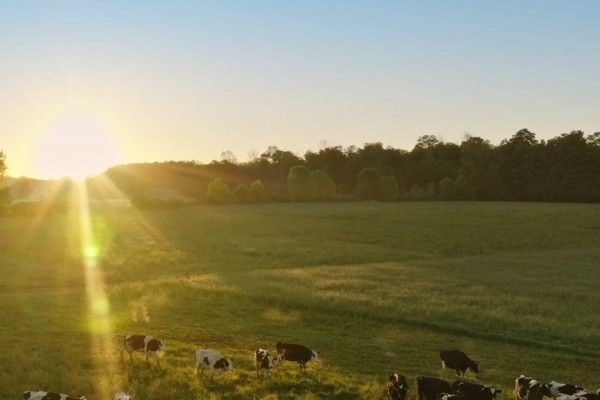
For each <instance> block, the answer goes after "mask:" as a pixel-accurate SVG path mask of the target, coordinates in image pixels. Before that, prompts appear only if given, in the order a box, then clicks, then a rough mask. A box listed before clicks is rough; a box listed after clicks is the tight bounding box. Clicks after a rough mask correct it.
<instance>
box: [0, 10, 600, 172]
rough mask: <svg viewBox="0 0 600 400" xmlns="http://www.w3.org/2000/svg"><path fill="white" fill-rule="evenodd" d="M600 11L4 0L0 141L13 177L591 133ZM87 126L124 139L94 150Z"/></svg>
mask: <svg viewBox="0 0 600 400" xmlns="http://www.w3.org/2000/svg"><path fill="white" fill-rule="evenodd" d="M599 21H600V1H591V0H589V1H585V0H581V1H578V0H568V1H567V0H565V1H553V0H547V1H524V0H520V1H485V0H481V1H452V0H445V1H441V0H440V1H416V0H415V1H400V0H398V1H366V0H365V1H333V0H330V1H327V0H325V1H285V0H279V1H207V2H202V1H127V2H125V1H97V2H91V1H74V0H73V1H44V2H40V1H2V2H0V54H2V58H1V62H0V110H2V112H1V114H0V150H2V151H4V152H5V154H6V156H7V161H8V166H9V170H8V172H9V174H10V175H12V176H21V175H29V176H39V177H50V176H53V175H57V174H58V175H60V174H66V173H68V171H69V168H80V169H85V168H89V169H90V172H95V171H93V168H92V166H91V165H89V166H86V165H85V163H86V160H87V162H89V163H92V161H89V160H91V159H92V156H93V155H96V156H97V157H98V160H96V161H94V163H95V164H94V166H95V167H96V168H100V167H101V166H103V165H102V164H103V162H104V163H105V164H106V163H108V162H109V161H110V162H111V163H112V162H119V163H127V162H140V161H142V162H143V161H150V162H151V161H163V160H192V159H194V160H198V161H201V162H209V161H211V160H213V159H220V157H221V152H223V151H226V150H230V151H232V152H233V153H234V154H235V155H236V156H237V158H238V159H239V160H240V161H245V160H247V159H248V154H249V153H250V152H251V151H253V150H254V151H255V152H257V153H261V152H263V151H264V150H266V148H267V147H268V146H272V145H274V146H278V147H279V148H280V149H284V150H290V151H293V152H296V153H298V154H299V155H303V154H304V153H305V152H306V151H307V150H309V149H310V150H318V149H319V147H320V145H321V144H322V142H323V141H326V142H327V144H328V145H341V146H344V147H347V146H350V145H357V146H362V145H363V144H364V143H366V142H374V141H379V142H382V143H383V144H384V145H389V146H393V147H395V148H401V149H405V150H410V149H412V148H413V147H414V145H415V143H416V140H417V138H418V137H419V136H422V135H425V134H432V135H436V136H438V137H439V138H441V139H442V140H444V141H448V142H455V143H459V142H460V141H461V140H462V138H463V136H464V135H465V133H469V134H471V135H474V136H480V137H483V138H485V139H488V140H490V141H491V142H492V143H493V144H498V143H499V142H500V141H501V140H502V139H506V138H509V137H510V136H512V135H513V134H514V133H515V132H516V131H518V130H519V129H521V128H528V129H529V130H531V131H533V132H535V133H536V135H537V138H538V139H544V138H551V137H555V136H557V135H559V134H560V133H563V132H569V131H571V130H575V129H579V130H583V131H584V132H585V133H586V134H591V133H593V132H596V131H600V23H599ZM73 121H75V122H73ZM73 127H75V128H73ZM86 129H87V130H90V129H91V130H94V131H95V132H96V133H95V134H94V135H96V136H94V138H95V139H94V140H100V139H98V137H99V136H102V135H104V136H107V137H110V138H109V139H106V140H105V141H104V142H103V143H104V144H102V145H94V146H92V148H91V149H90V148H89V147H88V148H86V147H85V146H84V145H82V144H81V143H80V144H77V143H78V142H77V140H76V139H74V138H73V136H74V135H78V134H79V133H78V132H79V130H81V131H82V133H81V135H82V138H83V139H84V141H85V140H86V136H85V135H86V133H83V131H84V130H86ZM65 131H69V132H68V134H66V133H65ZM53 137H54V139H52V138H53ZM65 138H67V139H65ZM52 140H54V145H48V144H47V143H48V141H50V142H52ZM60 140H62V142H60ZM90 140H92V139H91V137H90ZM57 141H58V142H57ZM56 143H63V144H64V143H70V146H71V147H72V148H73V149H74V150H73V151H77V154H84V157H83V160H80V161H77V162H75V161H73V162H72V163H71V164H72V165H69V160H74V158H75V154H74V153H68V152H67V150H58V148H60V146H59V145H57V144H56ZM53 146H54V147H53ZM68 146H69V145H67V144H64V147H65V148H66V147H68ZM50 149H52V150H50ZM50 151H51V152H52V153H53V155H48V154H47V153H48V152H50ZM44 153H46V154H44ZM109 153H110V157H109ZM56 154H58V156H57V155H56ZM40 160H44V161H43V162H41V161H40ZM65 160H66V162H67V164H68V165H67V166H64V167H63V170H64V171H63V170H60V169H58V168H57V169H56V171H55V172H53V170H52V168H51V165H50V164H52V163H58V162H59V161H61V162H65ZM77 163H78V164H77ZM96 164H97V166H96ZM104 167H105V166H104ZM65 171H67V172H65ZM98 172H99V171H98Z"/></svg>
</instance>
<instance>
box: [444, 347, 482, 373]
mask: <svg viewBox="0 0 600 400" xmlns="http://www.w3.org/2000/svg"><path fill="white" fill-rule="evenodd" d="M440 358H441V359H442V368H449V369H454V370H456V376H460V374H461V373H462V374H463V375H464V374H465V372H466V371H467V369H468V368H470V369H471V371H473V372H475V373H476V374H478V373H479V362H478V361H473V360H471V359H470V358H469V357H468V356H467V355H466V354H465V353H464V352H462V351H460V350H456V349H454V350H441V351H440Z"/></svg>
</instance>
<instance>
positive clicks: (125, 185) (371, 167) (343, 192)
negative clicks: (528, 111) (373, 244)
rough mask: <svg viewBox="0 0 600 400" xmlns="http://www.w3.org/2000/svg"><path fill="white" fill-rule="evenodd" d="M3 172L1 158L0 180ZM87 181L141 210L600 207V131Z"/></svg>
mask: <svg viewBox="0 0 600 400" xmlns="http://www.w3.org/2000/svg"><path fill="white" fill-rule="evenodd" d="M3 166H4V170H3V169H2V167H3ZM5 172H6V168H5V157H4V155H3V154H2V157H1V158H0V174H4V175H5ZM1 176H2V175H0V177H1ZM106 182H110V185H107V184H106ZM87 184H88V192H89V193H90V196H92V197H94V198H99V199H102V198H111V197H115V196H122V195H125V196H126V197H128V198H129V199H131V201H132V203H133V204H135V205H138V206H140V207H144V206H145V207H152V206H168V205H182V204H196V203H207V202H208V203H233V202H239V203H252V202H254V203H256V202H267V201H268V202H273V201H274V202H277V201H352V200H372V201H402V200H410V201H413V200H470V201H542V202H543V201H556V202H599V201H600V132H596V133H594V134H591V135H587V136H586V135H585V134H584V132H582V131H572V132H570V133H563V134H561V135H559V136H557V137H554V138H552V139H549V140H537V139H536V137H535V134H534V133H533V132H531V131H529V130H527V129H521V130H519V131H518V132H516V133H515V134H514V135H513V136H512V137H511V138H509V139H505V140H503V141H502V142H501V143H500V144H499V145H497V146H494V145H492V144H491V143H490V142H489V141H488V140H485V139H483V138H481V137H477V136H468V135H467V136H465V137H464V139H463V140H462V142H461V143H459V144H456V143H448V142H443V141H442V140H440V139H438V138H437V137H436V136H434V135H424V136H421V137H420V138H419V139H418V140H417V143H416V145H415V146H414V148H413V149H412V150H411V151H406V150H401V149H395V148H393V147H389V146H384V145H383V144H382V143H380V142H375V143H366V144H365V145H364V146H363V147H356V146H350V147H347V148H343V147H341V146H326V147H323V148H321V149H320V150H318V151H308V152H306V153H305V154H304V156H299V155H297V154H295V153H293V152H291V151H287V150H281V149H279V148H277V147H275V146H271V147H269V148H268V149H267V150H266V151H264V152H263V153H261V154H260V155H257V156H256V157H255V158H254V159H253V160H251V161H248V162H243V163H240V162H237V161H236V159H235V157H234V156H233V155H232V154H231V153H230V152H224V153H223V155H222V159H221V160H218V161H217V160H215V161H212V162H210V163H208V164H201V163H199V162H196V161H169V162H155V163H141V164H127V165H119V166H114V167H111V168H109V169H108V170H106V171H105V172H104V173H103V174H102V175H100V176H97V177H92V178H89V179H88V181H87Z"/></svg>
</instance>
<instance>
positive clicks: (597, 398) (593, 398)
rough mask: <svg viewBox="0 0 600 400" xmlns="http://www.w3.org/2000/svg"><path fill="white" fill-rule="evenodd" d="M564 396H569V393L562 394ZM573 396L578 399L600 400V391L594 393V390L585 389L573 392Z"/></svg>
mask: <svg viewBox="0 0 600 400" xmlns="http://www.w3.org/2000/svg"><path fill="white" fill-rule="evenodd" d="M562 396H568V395H562ZM572 396H573V397H575V398H576V399H577V400H600V393H599V392H596V393H592V392H588V391H587V390H585V389H583V390H580V391H578V392H576V393H573V395H572ZM557 400H558V396H557ZM563 400H564V399H563Z"/></svg>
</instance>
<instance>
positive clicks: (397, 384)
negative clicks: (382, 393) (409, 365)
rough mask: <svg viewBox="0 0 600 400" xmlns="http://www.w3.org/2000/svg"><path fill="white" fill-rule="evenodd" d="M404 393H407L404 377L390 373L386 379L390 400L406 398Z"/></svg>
mask: <svg viewBox="0 0 600 400" xmlns="http://www.w3.org/2000/svg"><path fill="white" fill-rule="evenodd" d="M406 393H408V383H407V382H406V378H405V377H404V376H403V375H400V374H397V373H396V374H392V375H390V378H389V381H388V394H389V395H390V400H404V399H405V398H406Z"/></svg>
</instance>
